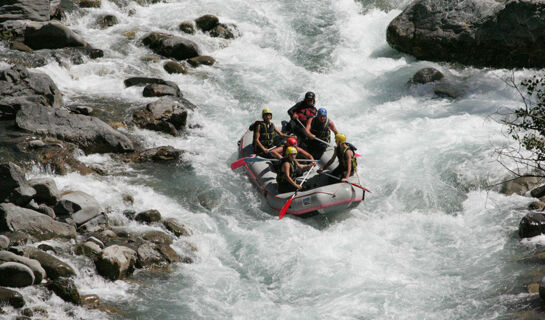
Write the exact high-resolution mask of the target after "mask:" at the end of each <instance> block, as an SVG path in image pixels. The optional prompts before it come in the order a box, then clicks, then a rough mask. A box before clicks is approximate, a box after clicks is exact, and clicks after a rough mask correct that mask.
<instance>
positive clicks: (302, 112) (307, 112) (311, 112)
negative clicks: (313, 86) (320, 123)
mask: <svg viewBox="0 0 545 320" xmlns="http://www.w3.org/2000/svg"><path fill="white" fill-rule="evenodd" d="M315 98H316V96H315V95H314V92H311V91H309V92H307V93H305V99H304V100H303V101H299V102H297V103H296V104H295V105H294V106H293V107H291V108H290V109H289V110H288V114H289V116H290V119H291V121H290V128H291V131H292V132H293V133H295V134H296V135H297V136H299V137H304V136H305V129H304V128H303V127H301V125H300V124H299V123H298V122H297V119H298V120H299V121H300V122H301V123H302V124H303V126H306V125H307V122H308V120H309V119H312V118H313V117H314V116H315V115H316V112H317V110H316V107H314V104H315V103H316V100H315Z"/></svg>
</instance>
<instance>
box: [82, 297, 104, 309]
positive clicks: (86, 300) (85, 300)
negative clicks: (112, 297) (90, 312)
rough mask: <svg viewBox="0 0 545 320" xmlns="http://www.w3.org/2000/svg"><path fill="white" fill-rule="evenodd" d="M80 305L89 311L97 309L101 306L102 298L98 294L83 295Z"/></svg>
mask: <svg viewBox="0 0 545 320" xmlns="http://www.w3.org/2000/svg"><path fill="white" fill-rule="evenodd" d="M80 304H81V305H82V306H83V307H85V308H87V309H96V308H98V306H99V305H100V298H99V297H98V296H97V295H96V294H87V295H83V296H81V302H80Z"/></svg>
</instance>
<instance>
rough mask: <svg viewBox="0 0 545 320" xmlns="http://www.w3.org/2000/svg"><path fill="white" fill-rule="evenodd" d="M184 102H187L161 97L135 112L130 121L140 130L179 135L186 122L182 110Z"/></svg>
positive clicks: (185, 111)
mask: <svg viewBox="0 0 545 320" xmlns="http://www.w3.org/2000/svg"><path fill="white" fill-rule="evenodd" d="M182 99H183V98H182ZM184 101H187V100H185V99H183V100H175V99H173V98H171V97H162V98H161V99H159V100H157V101H155V102H152V103H149V104H148V105H147V106H146V107H144V108H140V109H137V110H135V111H134V112H133V115H132V121H133V123H134V124H135V125H136V126H138V127H140V128H144V129H149V130H155V131H162V132H165V133H169V134H171V135H174V136H176V135H179V133H180V131H181V130H183V129H184V128H185V125H186V121H187V110H186V109H185V108H184V105H185V104H182V103H183V102H184ZM181 102H182V103H181Z"/></svg>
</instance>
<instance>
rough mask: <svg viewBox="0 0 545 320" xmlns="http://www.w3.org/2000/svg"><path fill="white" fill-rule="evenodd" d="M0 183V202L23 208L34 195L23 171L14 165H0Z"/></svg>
mask: <svg viewBox="0 0 545 320" xmlns="http://www.w3.org/2000/svg"><path fill="white" fill-rule="evenodd" d="M0 181H2V182H1V183H0V202H2V201H11V202H13V203H16V204H18V205H21V206H24V205H26V204H28V203H29V202H30V200H32V197H33V196H34V195H35V194H36V191H35V190H34V189H33V188H32V187H31V186H30V184H29V183H28V181H27V180H26V179H25V174H24V173H23V170H22V169H21V168H20V167H19V166H17V165H16V164H14V163H11V162H9V163H2V164H0Z"/></svg>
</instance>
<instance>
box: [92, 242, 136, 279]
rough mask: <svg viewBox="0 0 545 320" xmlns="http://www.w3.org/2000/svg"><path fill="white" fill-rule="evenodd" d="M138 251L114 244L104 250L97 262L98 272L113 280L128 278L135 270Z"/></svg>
mask: <svg viewBox="0 0 545 320" xmlns="http://www.w3.org/2000/svg"><path fill="white" fill-rule="evenodd" d="M135 263H136V252H135V251H134V250H132V249H129V248H127V247H124V246H118V245H113V246H109V247H107V248H106V249H104V250H102V253H101V255H100V257H99V259H98V260H97V261H96V262H95V264H96V267H97V271H98V273H99V274H100V275H101V276H103V277H105V278H107V279H110V280H112V281H115V280H119V279H124V278H127V277H128V276H129V275H131V274H132V273H133V271H134V265H135Z"/></svg>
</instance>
